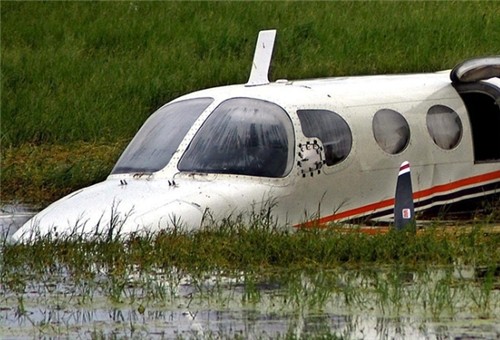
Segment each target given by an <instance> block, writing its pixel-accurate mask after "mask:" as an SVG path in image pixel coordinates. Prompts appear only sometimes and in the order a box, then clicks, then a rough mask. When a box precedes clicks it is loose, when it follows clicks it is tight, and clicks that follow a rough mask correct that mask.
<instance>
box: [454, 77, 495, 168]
mask: <svg viewBox="0 0 500 340" xmlns="http://www.w3.org/2000/svg"><path fill="white" fill-rule="evenodd" d="M455 88H456V90H457V91H458V93H459V94H460V96H461V97H462V100H463V101H464V103H465V107H466V108H467V113H468V116H469V120H470V124H471V130H472V142H473V148H474V162H475V163H489V162H500V135H499V134H498V129H499V128H500V89H498V88H497V87H495V86H493V85H491V84H488V83H486V82H480V83H468V84H455Z"/></svg>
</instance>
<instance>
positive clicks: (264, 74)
mask: <svg viewBox="0 0 500 340" xmlns="http://www.w3.org/2000/svg"><path fill="white" fill-rule="evenodd" d="M275 38H276V30H267V31H260V32H259V37H258V39H257V45H256V46H255V53H254V55H253V62H252V70H251V71H250V78H248V82H247V83H246V84H245V86H257V85H266V84H269V79H268V74H269V67H270V66H271V57H272V55H273V47H274V40H275Z"/></svg>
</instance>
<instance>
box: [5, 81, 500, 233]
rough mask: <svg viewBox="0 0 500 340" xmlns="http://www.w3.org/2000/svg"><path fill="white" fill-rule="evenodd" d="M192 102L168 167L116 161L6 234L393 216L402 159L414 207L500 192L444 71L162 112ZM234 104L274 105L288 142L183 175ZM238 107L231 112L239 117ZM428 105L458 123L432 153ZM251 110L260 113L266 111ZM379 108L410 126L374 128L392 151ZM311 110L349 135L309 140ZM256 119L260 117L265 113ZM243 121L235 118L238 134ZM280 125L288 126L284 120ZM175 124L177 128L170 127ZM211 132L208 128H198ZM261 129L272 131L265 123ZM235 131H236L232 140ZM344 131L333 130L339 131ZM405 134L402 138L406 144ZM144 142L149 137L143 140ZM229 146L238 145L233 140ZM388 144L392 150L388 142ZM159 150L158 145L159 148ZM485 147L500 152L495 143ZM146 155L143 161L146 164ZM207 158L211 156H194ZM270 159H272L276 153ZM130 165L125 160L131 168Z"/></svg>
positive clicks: (261, 89)
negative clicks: (216, 119) (265, 218)
mask: <svg viewBox="0 0 500 340" xmlns="http://www.w3.org/2000/svg"><path fill="white" fill-rule="evenodd" d="M488 84H489V86H494V87H496V88H500V82H499V81H498V79H497V80H490V81H488ZM196 98H210V101H208V102H209V104H208V106H206V107H203V109H202V111H201V112H200V113H199V116H196V118H193V123H192V124H191V125H190V126H189V127H187V128H186V131H187V132H186V133H185V134H184V135H183V137H182V136H181V137H180V139H179V144H178V146H176V145H173V152H171V153H170V155H169V156H168V157H170V158H169V160H168V162H167V164H165V165H161V168H160V169H156V168H155V171H147V169H146V170H136V169H132V168H131V169H130V170H126V169H125V167H124V168H123V169H121V168H120V166H119V164H120V161H119V163H118V165H117V168H115V171H114V172H113V173H112V174H111V175H110V176H109V177H108V178H107V179H106V180H105V181H104V182H102V183H98V184H95V185H93V186H91V187H88V188H84V189H81V190H79V191H78V192H76V193H73V194H71V195H69V196H67V197H65V198H63V199H61V200H59V201H57V202H55V203H53V204H52V205H50V206H49V207H47V208H46V209H45V210H43V211H42V212H40V213H39V214H38V215H36V216H35V217H34V218H33V219H32V220H31V221H30V222H28V223H27V224H25V225H24V226H23V227H22V228H21V229H20V230H19V231H18V232H17V233H16V235H15V238H18V239H23V238H26V237H29V236H27V235H32V234H33V233H35V234H39V235H47V234H52V235H55V234H57V235H61V234H64V235H67V234H70V233H73V232H75V233H84V234H86V235H94V234H95V233H96V231H97V233H101V232H105V233H107V232H108V230H109V228H110V226H111V228H112V229H114V230H113V232H116V231H118V230H119V231H120V232H121V233H127V234H128V233H131V232H141V231H143V232H156V231H158V230H161V229H165V228H173V227H183V228H187V229H196V228H199V227H200V226H201V225H203V224H204V223H205V222H206V221H212V220H220V219H222V218H227V217H236V216H238V215H240V214H243V215H246V216H250V215H252V213H254V214H255V213H260V212H261V211H262V210H267V209H268V208H270V211H271V214H272V216H273V218H274V219H275V221H277V223H278V224H279V225H282V226H284V227H286V226H298V225H300V224H302V223H304V222H308V221H310V220H313V219H314V220H319V221H320V222H329V221H337V220H351V219H354V218H358V217H364V216H373V217H376V218H382V217H388V216H389V217H390V216H391V214H392V209H393V206H394V202H393V200H394V193H395V185H396V177H397V174H398V170H399V166H400V164H401V163H402V162H403V161H409V162H410V164H411V167H412V175H411V176H412V181H413V190H414V198H415V207H416V209H417V210H421V209H425V208H429V207H431V206H434V205H437V204H444V203H450V202H454V201H457V200H461V199H465V198H470V197H476V196H480V195H486V194H492V193H498V192H499V182H500V162H499V161H500V160H499V159H496V160H489V161H481V162H478V161H476V160H475V158H474V145H473V143H474V140H473V132H472V129H471V124H470V120H469V114H470V113H468V111H467V108H466V106H465V105H464V101H463V100H462V98H461V96H460V94H459V93H458V92H457V90H456V89H455V87H454V86H453V85H452V84H451V81H450V80H449V73H448V72H439V73H432V74H418V75H391V76H359V77H347V78H327V79H316V80H301V81H286V80H279V81H277V82H274V83H270V84H265V85H259V86H245V85H233V86H225V87H220V88H213V89H208V90H203V91H199V92H195V93H191V94H188V95H185V96H183V97H181V98H179V99H176V100H175V101H173V102H172V103H169V104H167V106H168V105H171V104H173V103H178V102H183V101H189V100H192V99H196ZM234 98H237V99H238V98H243V99H244V100H246V99H252V100H258V101H262V102H265V103H272V105H275V106H277V107H279V108H282V109H283V110H284V112H285V113H286V116H287V118H284V120H287V119H288V120H289V122H290V128H289V131H288V132H287V133H288V134H287V135H286V136H288V137H286V136H285V137H280V138H281V139H279V138H278V137H276V140H282V141H283V140H286V143H287V145H286V146H285V147H283V146H281V147H276V146H273V147H276V150H277V151H276V152H277V153H276V155H277V156H276V157H275V160H272V157H271V158H269V157H267V156H269V155H267V156H266V157H267V158H265V160H263V161H262V162H263V165H259V166H258V167H257V165H256V164H257V163H258V162H259V160H258V156H257V158H255V160H253V158H252V159H250V158H248V157H250V156H248V157H246V156H245V161H241V164H243V165H244V164H249V165H251V166H254V165H255V167H256V169H255V170H252V172H250V173H248V174H247V173H245V171H244V170H241V169H239V168H238V170H237V171H234V170H230V169H228V170H227V171H226V168H225V167H221V169H224V171H220V172H218V171H217V170H216V168H214V167H210V169H211V170H210V171H203V168H202V169H201V170H198V168H193V169H194V170H190V169H191V168H190V167H194V165H192V164H201V163H197V162H198V160H195V161H193V162H191V163H189V164H188V162H187V160H186V159H184V160H183V157H186V158H188V156H186V155H185V154H186V152H187V150H188V149H189V147H190V146H191V148H194V146H196V145H202V146H203V147H204V148H205V147H206V148H207V150H209V146H207V145H206V143H207V141H210V139H209V137H205V139H202V140H201V141H194V138H195V136H196V135H197V133H200V134H201V132H200V129H201V128H202V127H203V125H204V124H205V123H206V122H207V119H208V118H209V117H210V116H211V115H212V113H214V111H215V110H217V109H218V108H220V107H221V106H223V104H224V103H225V102H227V101H228V100H232V99H234ZM208 102H207V103H208ZM238 105H240V104H238ZM241 105H243V104H241ZM241 105H240V107H239V108H238V109H239V110H240V111H241V110H242V109H241V107H242V106H241ZM266 105H267V104H266ZM433 107H437V108H439V109H441V110H442V111H443V112H445V113H446V114H448V113H450V112H451V113H455V114H456V115H454V116H453V117H455V121H457V119H456V116H458V118H459V124H458V125H457V126H458V127H459V128H460V131H458V132H457V131H451V134H452V137H447V136H444V137H442V138H444V140H445V142H446V141H447V138H448V139H450V140H451V142H453V145H451V146H450V147H444V148H443V146H442V145H441V146H439V145H438V144H437V143H439V142H436V140H438V139H439V138H441V137H440V136H431V134H430V132H429V126H428V125H429V121H428V115H429V111H430V110H431V111H432V108H433ZM443 107H444V109H443ZM161 110H162V109H160V110H159V111H161ZM235 110H236V109H235ZM245 110H246V107H245ZM259 110H261V111H262V110H264V111H265V110H266V106H264V109H259ZM381 110H386V111H391V112H392V111H394V112H396V114H393V116H397V117H399V118H398V119H400V117H401V116H402V117H403V118H404V119H400V120H401V121H406V123H407V129H406V130H405V129H402V132H401V133H400V132H399V130H398V129H395V130H394V131H396V132H397V133H396V135H395V136H391V135H390V134H391V133H394V131H392V130H391V131H392V132H391V131H389V132H387V133H384V132H382V134H381V136H382V137H383V138H382V137H380V136H378V137H379V139H380V138H382V139H383V141H382V143H385V142H387V143H388V144H389V146H388V147H387V148H386V149H385V150H384V148H385V146H384V144H383V145H381V144H380V143H381V142H380V140H377V139H376V138H375V133H374V129H375V127H374V126H375V125H376V124H375V123H374V116H375V114H376V113H377V112H379V111H381ZM256 111H257V109H256ZM320 111H321V112H323V113H324V112H326V113H325V115H326V117H327V118H328V117H329V116H328V115H329V114H330V113H332V115H333V113H334V114H336V115H337V116H340V117H341V120H343V121H344V122H345V123H346V124H347V127H348V129H344V130H345V131H347V133H349V134H350V136H346V138H344V140H337V139H336V138H335V137H331V138H332V140H331V141H325V140H322V138H321V137H320V136H319V135H314V132H310V131H309V132H307V133H305V132H304V129H305V128H304V124H305V121H306V120H307V119H311V120H314V119H313V118H309V117H314V115H312V114H311V112H313V113H314V114H316V113H318V112H320ZM249 112H250V111H249ZM298 112H300V114H301V115H302V116H299V113H298ZM321 112H320V113H321ZM240 113H241V112H240ZM224 114H225V115H227V116H230V115H231V114H232V111H231V110H230V109H228V110H226V111H224ZM261 114H262V112H261V113H259V116H258V117H263V116H262V115H261ZM439 114H441V111H439ZM249 115H250V113H249ZM337 116H336V117H337ZM389 116H390V115H389ZM224 117H226V116H224ZM249 117H250V116H249ZM255 117H257V116H255ZM390 117H392V116H390ZM239 119H240V120H241V119H242V118H239ZM255 119H257V118H255ZM258 119H260V120H262V119H263V118H258ZM280 119H281V118H280ZM301 119H302V120H301ZM221 121H223V119H222V118H221ZM247 123H248V122H246V121H245V119H244V118H243V120H242V126H243V125H244V126H246V125H245V124H247ZM260 123H261V124H262V125H265V124H266V122H260ZM285 123H286V124H288V121H287V122H285ZM285 123H284V124H285ZM172 124H174V125H175V122H173V123H172ZM209 124H211V123H206V126H208V125H209ZM213 124H214V125H217V124H216V123H213ZM269 124H278V123H276V122H275V121H272V122H270V123H269ZM431 124H432V122H431ZM253 125H254V122H250V123H248V126H250V127H252V126H253ZM317 125H321V122H319V123H317V124H316V125H314V124H313V125H311V129H314V128H315V127H318V126H317ZM445 125H446V124H445ZM384 126H385V125H384V124H380V126H377V128H378V129H381V131H383V129H384ZM318 128H321V126H319V127H318ZM323 128H324V127H323ZM408 128H409V132H408ZM174 129H175V126H174ZM242 129H243V130H242V131H246V132H244V133H247V134H248V131H250V130H248V129H247V130H245V129H246V128H245V127H242ZM256 129H257V132H255V133H256V134H258V135H259V137H256V141H257V142H256V143H257V144H258V143H261V144H259V145H260V146H256V148H261V149H262V148H263V147H262V145H264V144H265V145H268V146H266V147H269V148H271V146H269V145H271V144H273V143H271V142H266V141H268V140H269V138H273V137H268V136H267V132H269V131H267V130H264V129H263V128H260V130H259V128H256ZM339 129H340V128H339ZM151 131H153V130H151ZM221 131H222V130H221ZM238 131H240V130H238V129H234V131H233V132H234V133H238ZM252 131H254V130H252ZM266 131H267V132H266ZM272 131H274V130H272ZM345 131H344V132H342V131H340V130H339V133H346V132H345ZM404 131H406V138H407V139H404V138H405V136H404V133H405V132H404ZM153 132H154V131H153ZM153 132H151V133H153ZM220 133H221V132H220V131H218V130H216V129H213V128H212V131H209V132H207V134H208V135H210V136H211V137H210V138H218V137H219V134H220ZM328 133H329V132H328V131H327V134H328ZM438 133H440V132H439V131H438ZM457 133H458V134H457ZM228 134H229V135H230V133H228ZM264 135H266V136H264ZM332 135H335V133H333V134H332ZM290 136H292V137H290ZM453 136H457V137H456V138H454V137H453ZM147 137H148V136H147V134H146V135H144V136H141V139H144V138H147ZM228 138H229V137H228ZM231 138H233V137H231ZM234 138H235V139H234V140H235V141H236V140H239V139H242V138H239V139H238V137H237V136H236V137H234ZM457 138H458V140H457ZM394 139H396V142H394V143H393V140H394ZM399 139H401V140H403V141H404V145H402V147H401V148H399V149H397V150H395V151H391V149H390V148H391V145H393V144H394V145H397V144H398V143H399V142H400V141H399ZM232 140H233V139H232ZM276 140H275V141H276ZM259 141H260V142H259ZM134 142H135V143H137V141H136V140H134V141H133V142H132V143H131V144H134ZM451 142H450V143H451ZM169 143H170V144H169V145H170V147H172V143H171V142H169ZM197 143H198V144H197ZM242 143H244V142H243V141H242ZM266 143H267V144H266ZM283 143H284V142H283ZM342 143H343V144H342ZM237 144H238V143H237V142H235V145H234V149H237V148H239V147H240V146H239V145H237ZM337 144H338V145H337ZM340 144H342V145H344V146H339V145H340ZM248 145H250V144H248ZM163 147H164V146H163V145H157V146H156V148H158V150H160V149H162V148H163ZM228 147H229V148H231V147H232V146H231V145H229V146H228ZM491 147H493V148H495V147H498V144H497V145H492V146H491ZM129 148H132V149H133V147H131V146H129ZM219 149H220V147H219ZM285 149H286V150H285ZM311 149H313V151H311ZM210 150H211V149H210ZM242 150H243V149H242ZM331 150H341V151H342V152H343V153H344V155H343V156H342V157H341V159H340V160H338V159H337V158H331V159H330V160H329V156H328V153H329V152H331ZM388 150H389V151H388ZM133 151H134V152H136V153H135V154H134V155H139V156H140V155H141V152H142V151H141V148H140V147H137V148H136V149H134V150H133ZM191 151H192V150H191ZM212 151H213V150H212ZM212 151H210V152H212ZM154 152H156V151H153V152H152V153H151V155H152V157H155V156H154V154H155V153H154ZM158 152H161V151H158ZM206 152H209V151H202V152H201V153H202V154H203V153H206ZM213 152H215V151H213ZM269 152H271V155H270V156H272V152H274V151H269ZM335 152H336V151H335ZM125 153H127V151H126V152H125ZM139 156H137V157H139ZM122 157H126V156H122ZM134 157H135V156H133V157H132V156H131V157H130V159H131V161H132V162H133V159H134ZM141 157H142V156H141ZM215 158H216V157H214V159H215ZM242 159H243V158H242ZM270 159H271V160H270ZM181 160H183V161H182V162H183V163H182V164H181ZM280 160H282V161H283V162H285V163H286V164H283V165H282V166H281V165H277V168H279V169H278V170H275V172H269V173H271V175H268V172H266V171H270V170H268V167H271V165H272V164H273V163H274V162H279V161H280ZM200 162H201V161H200ZM204 162H206V161H204ZM245 162H248V163H245ZM203 164H205V163H203ZM266 168H267V170H266ZM117 169H118V170H117ZM120 169H121V170H120ZM127 169H128V168H127ZM214 169H215V170H214ZM273 171H274V170H273Z"/></svg>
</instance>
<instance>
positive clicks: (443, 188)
mask: <svg viewBox="0 0 500 340" xmlns="http://www.w3.org/2000/svg"><path fill="white" fill-rule="evenodd" d="M494 179H500V171H494V172H490V173H486V174H482V175H477V176H473V177H469V178H464V179H461V180H458V181H455V182H451V183H447V184H441V185H436V186H435V187H431V188H429V189H425V190H421V191H417V192H414V193H413V198H414V199H422V198H427V197H432V196H434V195H435V194H438V193H443V192H447V191H451V190H455V189H459V188H463V187H466V186H470V185H473V184H480V183H484V182H488V181H491V180H494ZM390 206H394V198H390V199H387V200H384V201H380V202H376V203H372V204H368V205H364V206H362V207H359V208H354V209H351V210H346V211H343V212H340V213H337V214H333V215H330V216H325V217H322V218H320V219H319V220H316V221H313V222H309V223H305V224H300V225H299V226H306V227H307V226H313V225H317V224H324V223H328V222H332V221H336V220H342V219H346V218H349V217H354V216H357V215H363V214H364V213H368V212H370V213H373V212H376V211H377V210H381V209H383V208H388V207H390Z"/></svg>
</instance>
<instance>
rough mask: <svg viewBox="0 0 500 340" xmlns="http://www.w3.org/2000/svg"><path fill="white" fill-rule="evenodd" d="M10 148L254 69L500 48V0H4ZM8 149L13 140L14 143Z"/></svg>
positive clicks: (342, 67) (341, 66)
mask: <svg viewBox="0 0 500 340" xmlns="http://www.w3.org/2000/svg"><path fill="white" fill-rule="evenodd" d="M0 6H1V123H2V125H1V142H2V148H5V147H8V146H19V145H21V144H24V143H31V144H46V143H49V144H64V143H68V142H75V141H86V142H96V141H103V142H116V141H118V140H123V139H129V138H131V136H132V135H133V134H134V132H135V131H136V130H137V129H138V128H139V126H140V125H141V124H142V122H143V121H144V120H145V119H146V117H147V116H148V115H149V114H150V113H151V112H152V111H153V110H155V109H156V108H158V107H159V106H160V105H162V104H163V103H165V102H167V101H169V100H171V99H173V98H175V97H177V96H179V95H181V94H183V93H187V92H191V91H193V90H197V89H201V88H205V87H211V86H217V85H226V84H230V83H243V82H245V81H246V80H247V77H248V74H249V70H250V64H251V59H252V57H253V48H254V44H255V40H256V36H257V32H258V31H259V30H261V29H266V28H276V29H278V41H277V46H276V52H275V58H274V61H273V69H272V78H273V79H276V78H289V79H296V78H307V77H319V76H335V75H351V74H373V73H386V72H420V71H435V70H439V69H446V68H450V67H452V66H453V65H455V64H456V63H457V62H459V61H461V60H462V59H465V58H468V57H472V56H478V55H490V54H498V53H499V46H498V42H499V41H500V25H499V22H498V18H499V17H500V5H499V4H498V3H496V2H416V3H411V2H5V1H3V2H1V4H0ZM2 154H3V151H2Z"/></svg>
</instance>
